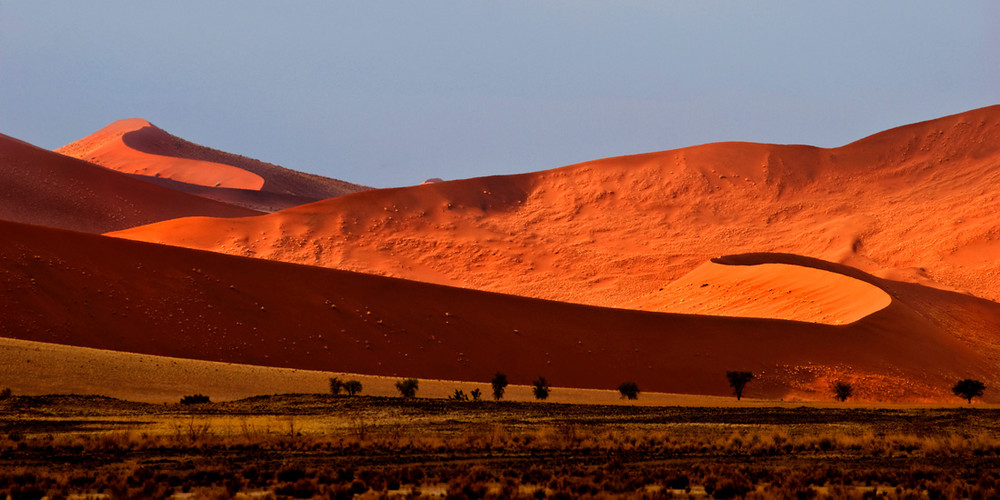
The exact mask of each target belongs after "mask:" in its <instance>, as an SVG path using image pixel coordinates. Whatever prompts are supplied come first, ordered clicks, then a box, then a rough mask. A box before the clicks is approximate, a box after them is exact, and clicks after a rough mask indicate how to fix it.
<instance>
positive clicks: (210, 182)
mask: <svg viewBox="0 0 1000 500" xmlns="http://www.w3.org/2000/svg"><path fill="white" fill-rule="evenodd" d="M56 152H58V153H62V154H65V155H68V156H73V157H75V158H80V159H83V160H87V161H89V162H92V163H96V164H98V165H101V166H104V167H106V168H110V169H114V170H117V171H119V172H123V173H127V174H134V175H137V176H141V177H142V178H144V179H145V180H150V181H153V182H159V181H160V180H166V181H173V182H172V183H171V182H166V183H163V182H161V184H164V185H167V186H168V187H171V188H174V189H178V190H181V191H186V192H190V193H192V194H197V195H199V196H204V197H208V198H212V199H219V200H220V201H226V202H228V203H237V204H241V205H244V206H248V207H251V208H254V209H260V208H267V207H272V208H274V209H278V208H287V207H290V206H295V205H301V204H303V203H308V202H312V201H316V200H321V199H326V198H332V197H335V196H340V195H343V194H345V193H353V192H356V191H361V190H364V189H368V188H366V187H364V186H360V185H357V184H351V183H349V182H344V181H341V180H337V179H330V178H327V177H322V176H319V175H313V174H307V173H303V172H297V171H294V170H289V169H287V168H283V167H279V166H277V165H272V164H270V163H264V162H262V161H258V160H254V159H251V158H246V157H243V156H239V155H234V154H230V153H226V152H223V151H218V150H215V149H211V148H207V147H204V146H200V145H198V144H194V143H192V142H188V141H186V140H184V139H181V138H179V137H176V136H173V135H170V134H168V133H167V132H165V131H163V130H162V129H160V128H158V127H156V126H154V125H153V124H151V123H149V122H148V121H146V120H143V119H139V118H131V119H127V120H119V121H116V122H114V123H112V124H110V125H108V126H107V127H104V128H103V129H101V130H99V131H97V132H95V133H93V134H91V135H89V136H87V137H85V138H83V139H80V140H78V141H76V142H73V143H71V144H67V145H66V146H63V147H61V148H59V149H57V150H56ZM206 188H222V189H228V190H230V191H229V192H223V193H219V192H217V191H215V190H212V189H206ZM264 193H271V194H272V196H270V197H268V196H265V195H264ZM273 195H278V196H273ZM275 204H277V205H275Z"/></svg>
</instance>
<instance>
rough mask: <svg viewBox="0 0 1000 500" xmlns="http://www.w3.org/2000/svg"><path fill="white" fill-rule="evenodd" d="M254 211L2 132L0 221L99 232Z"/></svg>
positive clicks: (243, 214)
mask: <svg viewBox="0 0 1000 500" xmlns="http://www.w3.org/2000/svg"><path fill="white" fill-rule="evenodd" d="M257 213H259V212H254V211H252V210H247V209H245V208H241V207H237V206H234V205H229V204H224V203H219V202H215V201H211V200H206V199H204V198H199V197H197V196H192V195H189V194H185V193H180V192H177V191H175V190H172V189H166V188H162V187H160V186H154V185H151V184H149V183H146V182H140V181H138V180H135V179H132V178H130V177H129V176H127V175H123V174H120V173H118V172H112V171H109V170H107V169H104V168H101V167H98V166H96V165H92V164H90V163H87V162H84V161H80V160H77V159H74V158H69V157H66V156H63V155H60V154H56V153H53V152H51V151H46V150H44V149H41V148H37V147H35V146H32V145H30V144H28V143H26V142H22V141H19V140H17V139H14V138H11V137H8V136H5V135H0V219H5V220H12V221H17V222H24V223H28V224H39V225H45V226H51V227H58V228H63V229H73V230H77V231H86V232H94V233H102V232H106V231H113V230H116V229H123V228H126V227H131V226H136V225H140V224H148V223H150V222H155V221H161V220H165V219H173V218H176V217H185V216H191V215H211V216H216V217H240V216H247V215H254V214H257Z"/></svg>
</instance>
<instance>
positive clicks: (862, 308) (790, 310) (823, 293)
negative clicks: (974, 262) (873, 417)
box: [633, 261, 892, 325]
mask: <svg viewBox="0 0 1000 500" xmlns="http://www.w3.org/2000/svg"><path fill="white" fill-rule="evenodd" d="M891 301H892V299H891V298H890V297H889V294H887V293H886V292H885V291H884V290H882V289H881V288H879V287H877V286H875V285H872V284H870V283H867V282H865V281H862V280H860V279H856V278H852V277H850V276H846V275H843V274H839V273H836V272H830V271H826V270H822V269H816V268H812V267H804V266H800V265H792V264H774V263H765V264H757V265H752V266H734V265H726V264H721V263H718V262H714V261H713V262H706V263H705V264H702V265H701V266H698V267H697V268H696V269H695V270H694V271H691V272H690V273H688V274H687V275H685V276H684V277H682V278H681V279H679V280H676V281H673V282H671V283H669V284H667V285H666V286H665V287H664V288H663V289H662V290H659V291H657V292H655V293H653V294H651V295H650V296H647V297H643V298H641V299H639V300H638V301H637V303H636V304H634V307H633V308H635V309H645V310H653V311H664V312H672V313H684V314H708V315H712V316H739V317H745V318H774V319H787V320H793V321H810V322H814V323H824V324H828V325H841V324H845V323H853V322H855V321H858V320H860V319H861V318H864V317H865V316H868V315H869V314H872V313H875V312H876V311H879V310H881V309H884V308H886V307H888V306H889V303H890V302H891Z"/></svg>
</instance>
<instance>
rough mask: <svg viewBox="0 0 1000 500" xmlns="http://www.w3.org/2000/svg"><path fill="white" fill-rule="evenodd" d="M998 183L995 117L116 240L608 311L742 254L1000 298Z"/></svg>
mask: <svg viewBox="0 0 1000 500" xmlns="http://www.w3.org/2000/svg"><path fill="white" fill-rule="evenodd" d="M997 186H1000V106H993V107H989V108H983V109H978V110H974V111H969V112H966V113H962V114H958V115H953V116H948V117H944V118H940V119H937V120H931V121H927V122H922V123H917V124H914V125H908V126H904V127H900V128H896V129H892V130H889V131H886V132H882V133H880V134H876V135H873V136H871V137H868V138H865V139H862V140H860V141H857V142H854V143H851V144H848V145H846V146H842V147H839V148H832V149H823V148H816V147H810V146H786V145H772V144H752V143H718V144H707V145H702V146H695V147H689V148H684V149H678V150H673V151H666V152H660V153H650V154H643V155H636V156H626V157H621V158H610V159H605V160H599V161H593V162H588V163H583V164H579V165H572V166H568V167H563V168H559V169H555V170H549V171H543V172H537V173H531V174H524V175H514V176H498V177H485V178H477V179H468V180H460V181H451V182H440V183H433V184H425V185H420V186H413V187H409V188H401V189H391V190H376V191H367V192H362V193H356V194H352V195H349V196H345V197H340V198H335V199H331V200H325V201H322V202H318V203H314V204H310V205H305V206H301V207H295V208H292V209H288V210H284V211H281V212H277V213H274V214H269V215H265V216H260V217H253V218H247V219H240V220H211V219H195V220H185V219H182V220H176V221H168V222H164V223H160V224H154V225H151V226H147V227H141V228H134V229H130V230H128V231H123V232H119V233H116V234H115V236H119V237H123V238H131V239H137V240H145V241H151V242H159V243H165V244H170V245H177V246H185V247H191V248H199V249H205V250H211V251H216V252H225V253H230V254H235V255H244V256H254V257H259V258H265V259H274V260H283V261H288V262H298V263H305V264H312V265H320V266H326V267H332V268H338V269H346V270H353V271H361V272H366V273H375V274H383V275H389V276H396V277H402V278H408V279H415V280H422V281H427V282H433V283H441V284H451V285H457V286H462V287H468V288H476V289H481V290H489V291H496V292H503V293H510V294H516V295H524V296H530V297H537V298H545V299H553V300H560V301H568V302H577V303H584V304H592V305H603V306H614V307H629V306H631V305H632V304H634V303H635V301H636V300H638V299H639V298H641V297H646V296H649V295H650V294H652V293H654V292H656V291H658V290H659V289H660V288H663V287H664V285H665V284H666V283H669V282H671V281H673V280H675V279H678V278H680V277H682V276H684V275H685V274H687V273H688V272H690V271H692V270H693V269H695V268H696V267H697V266H699V265H701V264H702V263H704V262H706V261H707V260H708V259H710V258H712V257H714V256H717V255H724V254H731V253H746V252H786V253H794V254H800V255H808V256H811V257H816V258H822V259H824V260H829V261H834V262H839V263H844V264H848V265H852V266H854V267H858V268H861V269H864V270H866V271H868V272H871V273H874V274H876V275H879V276H883V277H892V278H895V279H900V280H905V281H910V282H915V283H925V284H930V285H933V286H938V287H942V288H947V289H955V290H961V291H965V292H969V293H972V294H974V295H976V296H979V297H984V298H988V299H990V300H998V299H1000V288H998V287H997V286H996V283H997V281H998V280H1000V257H998V256H1000V233H998V229H997V228H998V225H997V214H998V213H1000V192H998V191H997ZM649 305H650V306H651V307H652V306H655V305H656V304H655V303H650V304H649Z"/></svg>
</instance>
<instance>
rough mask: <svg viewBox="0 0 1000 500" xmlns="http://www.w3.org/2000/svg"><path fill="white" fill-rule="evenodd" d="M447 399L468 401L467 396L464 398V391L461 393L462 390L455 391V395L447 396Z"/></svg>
mask: <svg viewBox="0 0 1000 500" xmlns="http://www.w3.org/2000/svg"><path fill="white" fill-rule="evenodd" d="M448 399H450V400H452V401H468V400H469V396H466V395H465V391H463V390H462V389H455V394H452V395H451V396H448Z"/></svg>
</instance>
